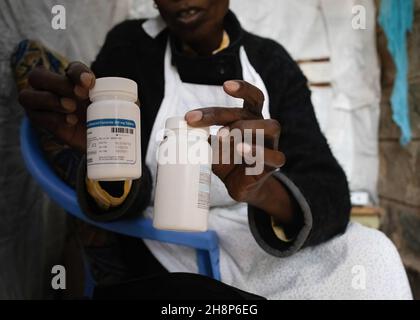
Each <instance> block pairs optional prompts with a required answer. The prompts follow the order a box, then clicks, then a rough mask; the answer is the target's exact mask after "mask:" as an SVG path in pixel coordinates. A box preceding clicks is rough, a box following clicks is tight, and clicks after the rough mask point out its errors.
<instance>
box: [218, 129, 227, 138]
mask: <svg viewBox="0 0 420 320" xmlns="http://www.w3.org/2000/svg"><path fill="white" fill-rule="evenodd" d="M217 135H218V136H219V137H220V138H226V137H228V136H229V135H230V128H229V127H223V128H221V129H220V130H219V132H218V133H217Z"/></svg>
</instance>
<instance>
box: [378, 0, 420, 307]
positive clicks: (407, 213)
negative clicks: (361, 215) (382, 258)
mask: <svg viewBox="0 0 420 320" xmlns="http://www.w3.org/2000/svg"><path fill="white" fill-rule="evenodd" d="M415 4H416V5H415V6H416V9H415V10H416V11H415V21H414V29H413V32H412V33H411V34H410V35H409V37H408V50H409V61H410V74H409V83H410V88H409V96H410V117H411V126H412V132H413V140H412V142H411V143H410V144H409V145H407V146H405V147H402V146H401V145H400V144H399V137H400V131H399V129H398V127H397V126H396V125H395V123H394V122H393V121H392V118H391V117H392V115H391V107H390V102H389V97H390V94H391V90H392V81H393V76H394V74H395V68H394V65H393V63H392V61H391V60H390V58H389V56H388V55H387V52H386V43H385V39H384V36H383V34H382V33H381V32H379V34H378V42H379V48H380V50H379V51H380V55H381V57H382V87H383V93H382V103H381V113H382V114H381V124H380V134H379V145H380V177H379V198H380V204H381V206H382V207H383V208H384V209H385V216H384V217H383V221H382V229H383V231H384V232H385V233H387V234H388V236H390V237H391V239H392V240H393V241H394V243H395V244H396V245H397V247H398V249H399V251H400V254H401V255H402V258H403V262H404V264H405V266H406V268H407V272H408V275H409V278H410V281H411V285H412V288H413V293H414V296H415V297H416V298H417V299H420V54H419V53H420V0H415Z"/></svg>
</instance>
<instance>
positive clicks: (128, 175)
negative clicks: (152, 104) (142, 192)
mask: <svg viewBox="0 0 420 320" xmlns="http://www.w3.org/2000/svg"><path fill="white" fill-rule="evenodd" d="M137 96H138V93H137V83H136V82H134V81H132V80H129V79H125V78H115V77H110V78H99V79H96V83H95V86H94V88H93V89H91V90H90V92H89V98H90V100H91V102H92V103H91V104H90V105H89V107H88V109H87V123H86V127H87V176H88V178H89V179H91V180H96V181H122V180H134V179H139V178H140V177H141V148H140V108H139V106H138V105H137V104H136V101H137Z"/></svg>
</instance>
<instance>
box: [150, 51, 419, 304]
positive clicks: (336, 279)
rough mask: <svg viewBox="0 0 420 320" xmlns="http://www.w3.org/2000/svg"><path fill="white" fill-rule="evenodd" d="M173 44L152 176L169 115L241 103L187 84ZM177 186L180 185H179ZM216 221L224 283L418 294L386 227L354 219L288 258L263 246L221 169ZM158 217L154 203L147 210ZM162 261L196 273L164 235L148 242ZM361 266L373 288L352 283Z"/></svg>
mask: <svg viewBox="0 0 420 320" xmlns="http://www.w3.org/2000/svg"><path fill="white" fill-rule="evenodd" d="M170 58H171V51H170V47H169V45H168V46H167V49H166V54H165V97H164V99H163V101H162V105H161V106H160V109H159V112H158V115H157V117H156V120H155V123H154V127H153V129H152V134H151V138H150V142H149V146H148V151H147V155H146V164H147V165H148V167H149V168H150V170H151V173H152V176H153V177H155V174H156V167H157V161H156V152H157V148H158V144H159V142H160V138H161V134H159V132H161V133H162V129H163V128H164V126H165V120H166V118H168V117H172V116H179V115H184V114H185V113H186V112H187V111H189V110H192V109H196V108H200V107H208V106H231V107H238V106H242V101H241V100H239V99H235V98H232V97H229V96H228V95H227V94H225V93H224V91H223V88H222V87H221V86H207V85H195V84H187V83H183V82H182V81H181V79H180V77H179V74H178V72H177V70H176V68H175V67H174V66H172V65H171V63H170V62H171V59H170ZM240 58H241V63H242V69H243V78H244V80H245V81H248V82H250V83H251V84H253V85H255V86H257V87H259V88H260V89H261V90H262V91H263V92H264V94H265V96H266V102H265V104H264V108H263V115H264V117H265V118H268V117H269V113H268V106H269V101H268V95H267V91H266V88H265V85H264V83H263V81H262V79H261V77H260V76H259V75H258V74H257V73H256V71H255V69H254V68H253V67H252V66H251V64H250V63H249V60H248V58H247V55H246V53H245V50H244V49H243V48H241V51H240ZM174 187H176V186H174ZM210 192H211V196H210V202H211V208H210V214H209V228H210V229H211V230H214V231H216V232H217V234H218V237H219V242H220V272H221V279H222V281H223V282H224V283H227V284H229V285H232V286H234V287H237V288H239V289H242V290H246V291H249V292H252V293H255V294H258V295H261V296H264V297H267V298H269V299H368V298H377V299H378V298H379V299H380V298H383V299H387V298H391V299H392V298H397V299H398V298H406V299H410V298H411V292H410V289H409V286H408V281H407V277H406V275H405V272H404V268H403V267H402V263H401V260H400V258H399V256H398V253H397V251H396V250H395V247H394V246H393V245H392V243H391V242H390V241H389V240H388V239H387V238H386V237H385V236H384V235H383V234H381V233H380V232H378V231H375V230H371V229H368V228H365V227H362V226H360V225H358V224H351V225H350V226H349V228H348V230H347V232H346V234H345V235H343V236H340V237H336V238H335V239H333V240H331V241H329V242H327V243H325V244H323V245H320V246H317V247H315V248H308V249H304V250H302V251H300V252H298V253H296V254H295V255H293V256H292V257H289V258H284V259H281V258H277V257H274V256H271V255H269V254H267V253H266V252H265V251H263V250H262V249H261V248H260V247H259V246H258V244H257V243H256V241H255V239H254V238H253V236H252V234H251V232H250V230H249V225H248V219H247V206H246V204H242V203H237V202H235V201H234V200H233V199H231V198H230V196H229V195H228V193H227V190H226V188H225V186H224V184H223V183H222V182H221V181H220V179H218V178H217V177H216V176H215V175H214V174H213V176H212V185H211V191H210ZM146 215H148V216H149V217H152V216H153V207H152V206H151V207H149V208H147V210H146ZM145 243H146V245H147V247H148V248H149V249H150V250H151V252H152V253H153V255H154V256H155V257H156V258H157V260H158V261H159V262H160V263H161V264H162V265H163V266H164V267H165V268H166V269H167V270H169V271H170V272H190V273H197V272H198V268H197V259H196V252H195V250H193V249H190V248H185V247H181V246H177V245H172V244H166V243H161V242H157V241H150V240H146V241H145ZM356 265H362V266H364V268H365V271H366V273H367V276H368V281H369V282H368V284H367V288H365V289H363V290H360V288H359V287H357V286H353V285H352V279H353V278H354V276H355V275H354V274H353V271H354V270H353V269H352V268H353V267H354V266H356Z"/></svg>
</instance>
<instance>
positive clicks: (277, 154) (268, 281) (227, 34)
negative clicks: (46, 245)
mask: <svg viewBox="0 0 420 320" xmlns="http://www.w3.org/2000/svg"><path fill="white" fill-rule="evenodd" d="M156 7H157V8H158V9H159V12H160V14H161V17H159V18H158V19H152V20H148V21H126V22H124V23H122V24H120V25H118V26H117V27H115V28H114V29H113V30H111V31H110V32H109V34H108V36H107V39H106V41H105V44H104V46H103V48H102V50H101V51H100V53H99V55H98V56H97V59H96V61H95V62H94V63H93V64H92V67H91V69H89V68H88V67H86V66H84V65H83V64H81V63H78V62H75V63H72V64H70V66H69V68H68V69H67V72H66V75H65V76H60V75H57V74H53V73H50V72H47V71H45V70H43V69H37V70H35V71H33V72H32V74H31V76H30V79H29V81H30V84H31V87H32V89H30V90H25V91H23V92H21V94H20V101H21V103H22V105H23V106H24V107H25V109H26V112H27V114H28V116H29V117H30V118H31V120H32V122H33V123H35V124H36V125H38V126H41V127H43V128H46V129H47V130H49V131H51V132H52V133H53V134H55V135H56V136H57V137H58V138H59V139H61V140H62V141H63V142H65V143H67V144H69V145H70V146H72V147H74V148H75V149H77V150H79V151H80V152H82V153H85V152H86V136H85V132H86V128H85V122H86V120H85V118H86V106H87V105H88V104H89V101H88V90H89V89H90V88H92V87H93V86H94V83H95V78H96V77H106V76H121V77H126V78H130V79H132V80H134V81H136V82H137V83H138V84H139V100H140V102H141V111H142V120H141V121H142V132H141V133H142V135H141V137H142V148H143V150H142V155H143V158H144V159H143V164H144V167H143V176H142V178H141V179H140V180H139V181H134V182H133V184H132V187H131V190H130V192H128V193H123V192H121V190H123V188H122V185H118V183H112V184H110V183H108V184H105V183H102V184H100V185H99V188H92V187H90V182H88V183H87V184H85V179H84V178H85V173H84V171H83V170H81V172H80V179H79V182H78V194H79V200H80V203H81V204H82V206H83V209H84V210H85V212H87V213H88V214H89V215H91V216H97V217H99V216H100V219H102V220H107V219H108V220H110V219H115V218H119V217H122V216H124V215H126V214H128V213H133V212H136V213H143V214H145V215H150V214H151V211H152V207H150V206H149V204H150V203H151V201H152V198H151V194H152V190H153V186H154V180H153V179H154V175H155V172H156V159H155V157H154V156H153V155H155V154H156V152H155V151H156V148H157V143H158V142H157V141H156V135H157V132H158V131H159V130H160V129H162V128H163V126H164V121H165V119H166V117H169V116H173V115H180V114H185V119H186V120H187V122H188V123H189V125H191V126H223V129H221V131H220V134H219V135H218V138H220V139H222V138H223V136H224V135H225V133H226V130H232V129H236V128H239V129H240V130H242V131H243V130H245V129H251V130H256V129H264V133H265V138H266V144H265V148H264V150H263V152H264V159H265V163H264V164H265V170H264V173H263V174H261V175H258V176H247V175H245V174H244V170H243V169H244V168H243V165H241V164H239V165H236V164H230V165H221V164H215V165H213V173H214V174H215V176H214V177H213V178H212V189H211V206H212V208H211V213H210V218H209V227H210V228H211V229H213V230H215V231H216V232H217V233H218V235H219V238H220V248H221V256H220V266H221V274H222V280H223V282H224V283H227V284H229V285H233V286H234V287H237V288H240V289H243V290H246V291H250V292H252V293H256V294H260V295H262V296H264V297H268V298H279V297H288V296H287V295H286V296H284V295H283V296H282V294H283V292H286V291H287V290H289V289H290V287H293V286H294V285H296V284H297V283H298V282H296V281H297V280H296V279H297V278H299V277H298V274H294V273H296V272H297V271H298V269H300V268H301V269H302V270H305V271H304V272H303V274H306V273H308V274H311V272H312V271H313V270H312V271H311V270H310V269H308V268H307V266H312V264H314V263H315V265H317V266H318V267H319V269H318V271H319V272H321V274H328V273H329V272H333V271H334V270H335V267H336V263H337V262H336V261H331V259H330V258H331V256H329V257H327V259H326V261H324V260H322V259H321V260H317V259H319V257H316V256H314V254H316V253H315V251H314V252H313V253H311V252H310V251H308V250H304V251H303V252H305V253H302V254H301V255H300V256H298V257H297V258H295V260H293V259H291V260H289V259H290V258H288V259H281V258H282V257H288V256H291V255H293V254H294V253H296V252H297V251H299V250H300V249H302V248H304V247H309V246H314V245H318V244H320V243H322V242H325V241H327V240H329V239H331V238H332V237H334V236H336V235H338V234H341V233H343V232H344V231H345V230H346V227H347V224H348V221H349V212H350V201H349V190H348V186H347V182H346V177H345V175H344V173H343V171H342V169H341V168H340V166H339V165H338V164H337V161H336V160H335V159H334V157H333V156H332V154H331V152H330V149H329V147H328V145H327V143H326V140H325V138H324V137H323V135H322V134H321V132H320V129H319V126H318V123H317V121H316V119H315V115H314V111H313V107H312V105H311V102H310V92H309V90H308V87H307V83H306V79H305V78H304V76H303V75H302V73H301V72H300V71H299V68H298V67H297V65H296V64H295V63H294V62H293V60H292V59H291V58H290V57H289V55H288V54H287V53H286V51H285V50H284V49H283V48H282V47H281V46H280V45H279V44H277V43H275V42H273V41H270V40H267V39H263V38H259V37H257V36H255V35H252V34H250V33H248V32H246V31H244V30H243V29H242V28H241V26H240V24H239V23H238V21H237V19H236V17H235V15H234V14H233V13H232V12H230V11H229V1H228V0H213V1H210V0H180V1H170V0H156ZM222 89H223V90H222ZM242 100H243V106H242V105H238V101H241V102H242ZM222 132H224V133H222ZM231 147H232V148H235V146H233V145H232V146H231ZM249 149H251V151H250V150H249ZM252 150H253V147H252V146H247V145H242V148H240V152H241V153H242V154H243V156H244V157H245V156H246V155H247V153H249V152H252ZM286 160H287V161H286ZM81 168H84V166H81ZM279 168H281V170H278V169H279ZM93 189H95V190H96V191H95V190H93ZM98 189H100V191H98ZM98 192H99V193H102V194H111V195H113V196H114V197H117V198H119V201H117V202H116V203H106V204H105V206H104V203H101V200H100V199H101V198H103V197H101V196H98V194H97V193H98ZM103 207H108V209H107V210H104V209H101V208H103ZM257 244H258V245H259V246H258V245H257ZM118 245H119V248H120V250H121V251H120V252H121V254H122V256H123V259H122V261H123V263H122V264H121V265H123V266H124V267H123V269H124V270H125V271H124V272H122V273H123V274H125V276H121V279H127V278H128V279H131V278H134V277H136V278H139V277H144V276H148V275H150V274H164V273H166V272H167V271H171V272H194V271H196V266H195V256H194V253H193V252H192V251H190V250H188V249H184V248H180V247H174V246H171V245H167V244H163V243H155V242H151V241H144V243H143V242H142V243H139V241H135V242H133V240H132V239H128V238H122V237H119V238H118ZM261 249H262V250H261ZM319 250H324V249H322V248H321V249H319ZM336 250H338V251H337V252H338V253H340V252H341V251H342V247H340V246H338V249H336ZM337 252H336V253H337ZM331 253H332V254H334V252H328V249H327V251H326V253H325V252H324V254H331ZM302 257H306V258H302ZM136 258H137V259H136ZM296 259H297V260H296ZM299 259H300V260H299ZM314 259H315V260H314ZM126 268H128V269H129V270H131V272H130V271H127V272H126ZM133 270H135V271H133ZM282 270H283V271H286V272H288V271H287V270H289V271H290V273H289V276H288V277H285V276H284V273H282V272H280V271H282ZM109 272H111V273H112V271H109ZM127 274H130V276H127ZM165 277H168V276H165ZM170 277H171V279H174V277H176V275H172V276H170ZM191 277H192V278H191V279H193V280H192V282H191V288H190V290H194V291H196V290H198V291H200V289H197V285H194V283H195V284H196V282H195V281H201V280H200V277H198V276H197V277H194V276H191ZM303 278H305V277H304V276H303ZM165 279H167V278H165ZM319 279H323V277H320V278H319ZM319 279H317V280H316V279H315V278H314V279H313V281H314V282H313V283H315V282H316V281H319ZM323 280H325V279H323ZM330 280H331V281H332V282H331V283H334V277H332V279H330ZM335 280H337V279H335ZM165 281H167V280H165ZM290 281H295V282H294V283H295V284H293V285H292V284H291V283H293V282H290ZM311 281H312V280H311ZM311 281H309V283H310V282H311ZM175 282H176V280H175ZM327 282H328V281H327ZM151 283H153V284H152V285H151V288H153V285H155V286H156V283H157V280H156V279H154V280H153V281H151ZM180 283H183V281H182V280H181V281H180ZM184 283H185V282H184ZM214 285H215V286H217V285H219V284H214ZM139 287H141V288H145V285H144V283H143V285H141V286H139ZM175 287H176V285H175ZM119 288H121V287H119ZM125 288H126V287H125ZM131 288H132V287H131ZM136 288H137V287H136ZM192 288H195V289H192ZM302 288H303V287H302ZM223 290H227V291H229V290H233V291H235V289H231V288H229V289H227V288H225V289H223ZM223 290H222V291H223ZM302 290H303V289H302ZM128 291H130V290H128V289H122V292H128ZM133 291H134V292H135V294H136V296H137V297H138V296H140V293H139V290H137V289H134V290H133ZM143 291H144V289H143ZM227 291H225V292H227ZM113 292H114V293H115V292H116V291H115V289H114V290H113ZM118 292H119V294H121V293H120V291H118ZM130 292H131V291H130ZM174 292H176V290H174ZM229 292H232V291H229ZM226 296H228V294H227V295H226ZM142 297H143V296H142ZM218 297H220V295H218ZM289 297H291V296H290V295H289Z"/></svg>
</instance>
